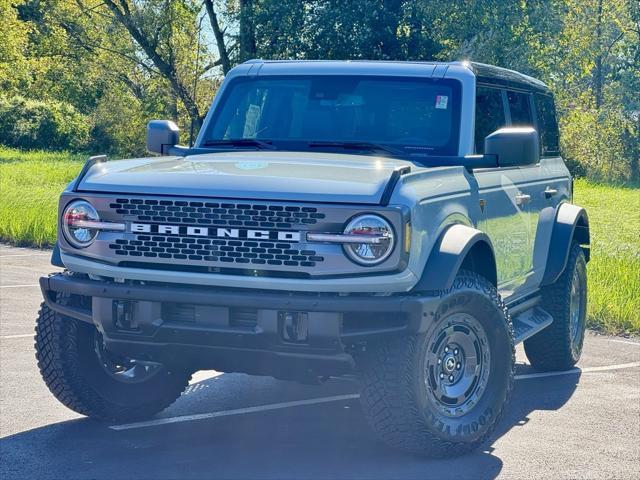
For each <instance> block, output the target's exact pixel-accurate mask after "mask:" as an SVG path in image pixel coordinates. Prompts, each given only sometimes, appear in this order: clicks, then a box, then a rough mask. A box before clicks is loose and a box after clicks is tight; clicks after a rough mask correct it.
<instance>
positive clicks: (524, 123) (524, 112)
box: [507, 90, 533, 127]
mask: <svg viewBox="0 0 640 480" xmlns="http://www.w3.org/2000/svg"><path fill="white" fill-rule="evenodd" d="M507 101H508V103H509V113H510V114H511V125H512V126H514V127H531V126H533V115H532V114H531V103H530V102H529V94H528V93H522V92H512V91H510V90H507Z"/></svg>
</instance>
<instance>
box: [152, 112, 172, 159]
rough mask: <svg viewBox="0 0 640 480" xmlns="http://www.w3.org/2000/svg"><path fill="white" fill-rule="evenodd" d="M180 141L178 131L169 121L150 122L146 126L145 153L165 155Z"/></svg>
mask: <svg viewBox="0 0 640 480" xmlns="http://www.w3.org/2000/svg"><path fill="white" fill-rule="evenodd" d="M179 140H180V129H179V128H178V126H177V125H176V124H175V123H173V122H172V121H171V120H151V121H150V122H149V123H148V124H147V151H149V153H157V154H158V155H167V154H168V153H169V149H170V148H171V147H173V146H174V145H177V144H178V142H179Z"/></svg>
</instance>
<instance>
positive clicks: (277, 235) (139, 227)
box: [131, 223, 300, 242]
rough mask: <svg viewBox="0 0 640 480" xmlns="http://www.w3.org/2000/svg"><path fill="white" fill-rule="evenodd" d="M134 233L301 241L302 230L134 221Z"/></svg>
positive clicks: (132, 225) (132, 226)
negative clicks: (194, 225)
mask: <svg viewBox="0 0 640 480" xmlns="http://www.w3.org/2000/svg"><path fill="white" fill-rule="evenodd" d="M131 232H132V233H158V234H168V235H189V236H194V237H218V238H246V239H255V240H280V241H284V242H299V241H300V232H288V231H275V230H248V229H246V228H222V227H188V226H185V225H159V224H150V223H132V224H131Z"/></svg>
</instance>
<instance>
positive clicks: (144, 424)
mask: <svg viewBox="0 0 640 480" xmlns="http://www.w3.org/2000/svg"><path fill="white" fill-rule="evenodd" d="M633 367H640V362H632V363H621V364H618V365H606V366H603V367H586V368H582V369H580V368H572V369H571V370H565V371H563V372H541V373H529V374H524V375H516V376H515V377H514V379H515V380H527V379H530V378H543V377H556V376H559V375H572V374H575V373H591V372H604V371H608V370H621V369H623V368H633ZM215 373H216V374H218V375H219V374H220V373H219V372H215ZM213 376H217V375H213ZM209 378H210V377H209ZM192 383H193V382H192ZM356 398H360V395H359V394H357V393H353V394H348V395H336V396H333V397H320V398H310V399H308V400H295V401H292V402H281V403H271V404H268V405H260V406H257V407H247V408H238V409H235V410H222V411H219V412H211V413H200V414H196V415H182V416H179V417H169V418H158V419H157V420H149V421H146V422H136V423H126V424H122V425H111V426H110V427H109V428H110V429H111V430H116V431H120V430H132V429H136V428H147V427H156V426H158V425H168V424H171V423H181V422H192V421H195V420H205V419H209V418H218V417H228V416H231V415H244V414H246V413H256V412H266V411H270V410H280V409H283V408H290V407H302V406H305V405H318V404H322V403H330V402H339V401H343V400H353V399H356Z"/></svg>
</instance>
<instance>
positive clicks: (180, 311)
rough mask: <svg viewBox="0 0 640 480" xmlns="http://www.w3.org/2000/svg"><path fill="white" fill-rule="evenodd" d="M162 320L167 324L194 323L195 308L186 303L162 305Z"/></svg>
mask: <svg viewBox="0 0 640 480" xmlns="http://www.w3.org/2000/svg"><path fill="white" fill-rule="evenodd" d="M162 318H163V319H164V320H166V321H168V322H179V323H195V322H196V307H195V305H189V304H186V303H163V304H162Z"/></svg>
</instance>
